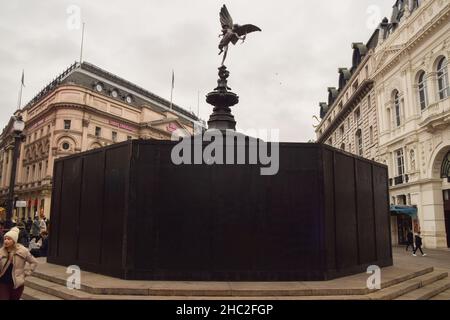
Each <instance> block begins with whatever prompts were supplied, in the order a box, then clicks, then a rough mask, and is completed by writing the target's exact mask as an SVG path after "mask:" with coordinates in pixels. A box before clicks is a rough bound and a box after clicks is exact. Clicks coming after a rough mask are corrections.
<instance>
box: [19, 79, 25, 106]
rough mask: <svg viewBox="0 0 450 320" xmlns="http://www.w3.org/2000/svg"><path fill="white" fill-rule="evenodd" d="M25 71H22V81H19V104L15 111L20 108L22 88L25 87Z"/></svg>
mask: <svg viewBox="0 0 450 320" xmlns="http://www.w3.org/2000/svg"><path fill="white" fill-rule="evenodd" d="M24 77H25V70H22V79H21V80H20V91H19V103H18V105H17V110H20V107H21V106H22V93H23V87H24V86H25V83H24V81H25V79H24Z"/></svg>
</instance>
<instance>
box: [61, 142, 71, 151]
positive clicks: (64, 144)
mask: <svg viewBox="0 0 450 320" xmlns="http://www.w3.org/2000/svg"><path fill="white" fill-rule="evenodd" d="M62 148H63V150H66V151H67V150H69V149H70V144H69V143H68V142H64V143H63V144H62Z"/></svg>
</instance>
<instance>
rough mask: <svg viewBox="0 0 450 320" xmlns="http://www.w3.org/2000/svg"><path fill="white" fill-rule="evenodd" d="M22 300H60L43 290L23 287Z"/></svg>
mask: <svg viewBox="0 0 450 320" xmlns="http://www.w3.org/2000/svg"><path fill="white" fill-rule="evenodd" d="M22 300H62V299H61V298H58V297H55V296H52V295H50V294H47V293H45V292H42V291H39V290H35V289H32V288H30V287H25V289H24V290H23V294H22Z"/></svg>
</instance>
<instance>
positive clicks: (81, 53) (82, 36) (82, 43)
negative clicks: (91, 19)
mask: <svg viewBox="0 0 450 320" xmlns="http://www.w3.org/2000/svg"><path fill="white" fill-rule="evenodd" d="M84 25H85V23H84V22H83V30H82V31H81V49H80V64H81V63H82V62H83V45H84Z"/></svg>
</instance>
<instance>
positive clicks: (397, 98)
mask: <svg viewBox="0 0 450 320" xmlns="http://www.w3.org/2000/svg"><path fill="white" fill-rule="evenodd" d="M394 108H395V124H396V125H397V127H400V124H401V121H400V95H399V94H398V91H395V92H394Z"/></svg>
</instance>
